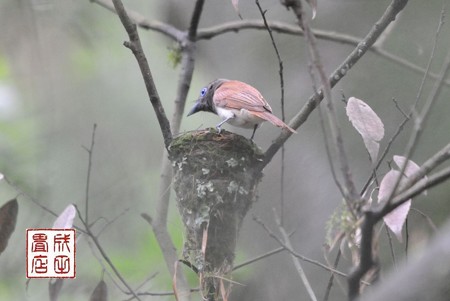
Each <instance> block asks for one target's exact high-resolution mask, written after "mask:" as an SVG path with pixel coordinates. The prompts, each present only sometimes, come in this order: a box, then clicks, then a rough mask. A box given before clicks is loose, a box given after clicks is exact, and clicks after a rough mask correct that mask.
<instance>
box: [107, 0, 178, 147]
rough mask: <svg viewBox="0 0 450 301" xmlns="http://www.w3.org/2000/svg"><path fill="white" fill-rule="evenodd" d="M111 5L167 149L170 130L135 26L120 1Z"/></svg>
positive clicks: (170, 136)
mask: <svg viewBox="0 0 450 301" xmlns="http://www.w3.org/2000/svg"><path fill="white" fill-rule="evenodd" d="M113 3H114V7H115V9H116V12H117V15H118V16H119V18H120V21H121V22H122V24H123V27H124V28H125V30H126V31H127V33H128V37H129V39H130V40H129V41H127V42H124V46H125V47H127V48H129V49H130V50H131V51H132V52H133V54H134V56H135V57H136V60H137V62H138V64H139V68H140V69H141V74H142V77H143V79H144V83H145V87H146V89H147V93H148V96H149V99H150V102H151V104H152V106H153V110H154V111H155V114H156V118H157V119H158V123H159V126H160V128H161V133H162V135H163V138H164V145H165V146H166V148H168V147H169V144H170V142H171V141H172V132H171V130H170V124H169V120H168V119H167V116H166V113H165V111H164V107H163V105H162V103H161V100H160V98H159V95H158V91H157V90H156V86H155V83H154V81H153V76H152V73H151V70H150V67H149V65H148V62H147V58H146V57H145V54H144V50H143V49H142V45H141V41H140V39H139V34H138V32H137V29H136V24H135V23H133V21H132V20H131V19H130V18H129V17H128V14H127V12H126V10H125V7H124V6H123V3H122V1H121V0H113Z"/></svg>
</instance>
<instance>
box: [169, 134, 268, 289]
mask: <svg viewBox="0 0 450 301" xmlns="http://www.w3.org/2000/svg"><path fill="white" fill-rule="evenodd" d="M169 153H170V159H171V161H172V164H173V170H174V189H175V192H176V195H177V204H178V209H179V211H180V214H181V216H182V219H183V222H184V225H185V228H186V242H185V247H184V251H183V256H184V259H185V260H187V261H189V262H190V263H191V264H192V265H193V266H195V267H196V268H197V269H198V271H199V273H200V276H201V277H202V279H203V282H204V283H203V284H204V285H205V286H207V287H209V288H208V289H207V290H206V294H209V293H210V292H211V291H213V290H214V289H215V291H216V292H217V287H216V286H217V284H218V281H217V279H219V277H223V275H226V274H228V273H229V272H230V271H231V269H232V266H233V260H234V250H235V246H236V240H237V236H238V233H239V229H240V226H241V224H242V220H243V218H244V217H245V215H246V213H247V211H248V209H249V208H250V206H251V204H252V202H253V200H254V198H255V194H256V187H257V184H258V182H259V181H260V179H261V176H262V174H261V172H259V171H255V170H257V169H255V167H256V165H257V164H258V163H259V162H260V161H261V159H262V152H261V150H260V149H259V148H258V146H256V144H254V143H253V142H252V141H250V140H248V139H246V138H245V137H242V136H240V135H237V134H234V133H230V132H227V131H222V132H221V133H220V134H218V133H217V131H216V130H215V129H206V130H198V131H192V132H187V133H184V134H182V135H180V136H178V137H176V138H174V140H173V142H172V143H171V145H170V148H169ZM218 276H219V277H218ZM208 279H209V280H208ZM211 286H215V288H213V287H211ZM203 288H205V287H204V286H203Z"/></svg>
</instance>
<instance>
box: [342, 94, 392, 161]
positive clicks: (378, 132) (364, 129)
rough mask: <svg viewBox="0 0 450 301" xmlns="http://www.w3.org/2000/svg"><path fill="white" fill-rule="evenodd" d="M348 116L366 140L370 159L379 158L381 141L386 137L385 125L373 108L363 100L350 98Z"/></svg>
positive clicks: (347, 108)
mask: <svg viewBox="0 0 450 301" xmlns="http://www.w3.org/2000/svg"><path fill="white" fill-rule="evenodd" d="M346 112H347V116H348V118H349V120H350V122H351V123H352V125H353V127H354V128H355V129H356V130H357V131H358V133H359V134H360V135H361V136H362V138H363V140H364V144H365V146H366V149H367V151H368V152H369V154H370V159H371V161H372V162H373V163H374V162H375V161H376V159H377V157H378V150H379V147H380V146H379V143H378V142H379V141H380V140H381V139H383V137H384V125H383V122H382V121H381V119H380V118H379V117H378V115H377V114H376V113H375V112H374V111H373V110H372V108H371V107H370V106H369V105H368V104H366V103H365V102H364V101H362V100H361V99H358V98H355V97H350V98H349V100H348V102H347V107H346Z"/></svg>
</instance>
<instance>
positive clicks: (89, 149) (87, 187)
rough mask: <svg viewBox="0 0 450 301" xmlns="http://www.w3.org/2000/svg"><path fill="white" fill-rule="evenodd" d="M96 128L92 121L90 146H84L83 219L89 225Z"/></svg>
mask: <svg viewBox="0 0 450 301" xmlns="http://www.w3.org/2000/svg"><path fill="white" fill-rule="evenodd" d="M96 129H97V124H95V123H94V126H93V128H92V138H91V146H90V147H89V148H87V147H84V149H85V150H86V151H87V153H88V155H89V160H88V169H87V176H86V196H85V200H84V202H85V208H84V209H85V213H84V214H85V215H84V219H85V221H86V224H88V225H89V219H88V213H89V186H90V184H91V170H92V157H93V155H94V143H95V130H96Z"/></svg>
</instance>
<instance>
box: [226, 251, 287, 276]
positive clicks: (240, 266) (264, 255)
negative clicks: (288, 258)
mask: <svg viewBox="0 0 450 301" xmlns="http://www.w3.org/2000/svg"><path fill="white" fill-rule="evenodd" d="M284 250H285V248H284V247H279V248H276V249H275V250H272V251H269V252H267V253H264V254H262V255H259V256H256V257H255V258H252V259H249V260H247V261H244V262H243V263H240V264H237V265H235V266H234V267H233V271H236V270H238V269H240V268H242V267H245V266H247V265H249V264H252V263H254V262H257V261H260V260H261V259H264V258H267V257H269V256H272V255H274V254H278V253H280V252H282V251H284Z"/></svg>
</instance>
